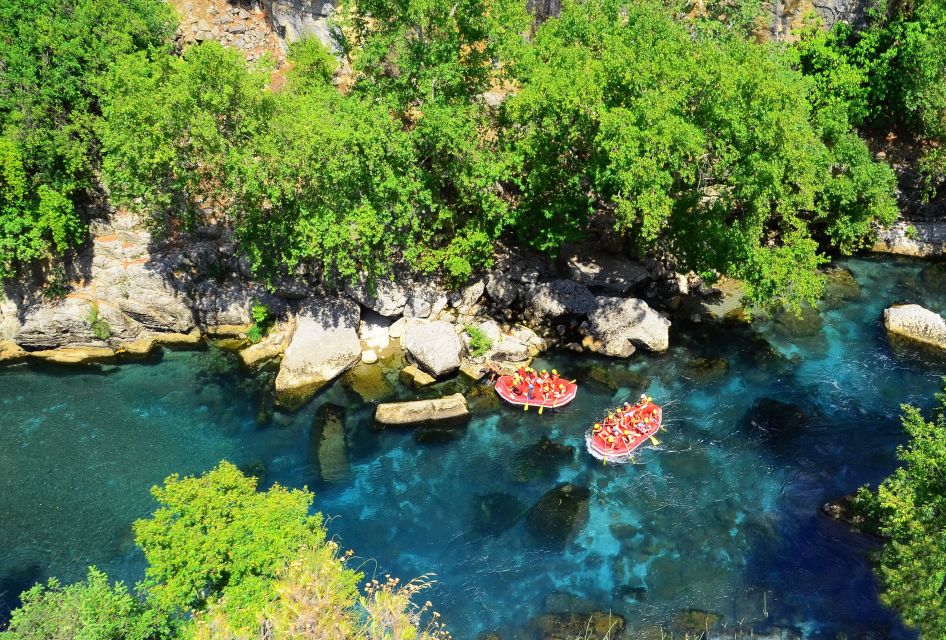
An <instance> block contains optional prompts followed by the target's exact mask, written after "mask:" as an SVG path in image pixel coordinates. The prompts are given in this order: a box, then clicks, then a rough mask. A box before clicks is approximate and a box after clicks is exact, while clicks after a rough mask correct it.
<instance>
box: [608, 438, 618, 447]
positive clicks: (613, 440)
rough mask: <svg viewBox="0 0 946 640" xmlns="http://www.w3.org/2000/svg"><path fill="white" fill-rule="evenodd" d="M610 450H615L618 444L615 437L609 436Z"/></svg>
mask: <svg viewBox="0 0 946 640" xmlns="http://www.w3.org/2000/svg"><path fill="white" fill-rule="evenodd" d="M607 442H608V449H613V448H614V447H615V445H616V444H617V439H616V438H615V437H614V436H608V439H607Z"/></svg>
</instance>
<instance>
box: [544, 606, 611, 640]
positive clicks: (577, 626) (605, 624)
mask: <svg viewBox="0 0 946 640" xmlns="http://www.w3.org/2000/svg"><path fill="white" fill-rule="evenodd" d="M533 624H534V626H535V628H536V630H537V631H538V632H539V635H540V637H541V638H542V640H574V639H575V638H582V639H583V640H617V639H618V638H621V637H622V635H623V633H624V624H625V623H624V618H623V617H621V616H620V615H618V614H616V613H612V612H606V611H593V612H591V613H546V614H544V615H541V616H539V617H538V618H536V620H535V621H534V623H533Z"/></svg>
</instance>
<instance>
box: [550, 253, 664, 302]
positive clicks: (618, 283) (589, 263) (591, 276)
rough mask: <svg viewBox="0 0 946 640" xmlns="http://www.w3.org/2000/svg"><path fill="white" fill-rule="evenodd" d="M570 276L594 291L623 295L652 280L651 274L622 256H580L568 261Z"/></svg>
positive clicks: (572, 257) (574, 256)
mask: <svg viewBox="0 0 946 640" xmlns="http://www.w3.org/2000/svg"><path fill="white" fill-rule="evenodd" d="M566 266H567V269H568V276H569V277H570V278H571V279H572V280H574V281H575V282H580V283H581V284H583V285H585V286H586V287H588V288H589V289H591V290H592V291H600V292H601V293H609V294H614V295H622V294H625V293H627V292H628V291H630V290H631V289H632V288H634V287H636V286H637V285H639V284H642V283H644V282H647V281H648V280H650V278H651V276H650V272H649V271H647V269H645V268H644V267H642V266H641V265H639V264H638V263H636V262H631V261H630V260H628V259H627V258H624V257H622V256H608V255H601V256H578V255H573V256H571V257H570V258H569V259H568V261H567V265H566Z"/></svg>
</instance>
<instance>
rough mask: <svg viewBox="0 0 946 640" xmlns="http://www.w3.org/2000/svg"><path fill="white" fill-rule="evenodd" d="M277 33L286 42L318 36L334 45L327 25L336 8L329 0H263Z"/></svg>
mask: <svg viewBox="0 0 946 640" xmlns="http://www.w3.org/2000/svg"><path fill="white" fill-rule="evenodd" d="M262 3H263V7H264V8H265V9H266V15H267V16H268V17H269V20H270V23H271V24H272V25H273V29H274V30H275V31H276V34H277V35H278V36H279V37H280V38H282V39H283V40H284V41H286V42H295V41H296V40H301V39H303V38H309V37H313V36H314V37H316V38H318V39H319V40H321V41H322V42H323V43H324V44H326V45H327V46H332V41H331V36H330V34H329V29H328V25H327V19H328V16H329V15H330V14H331V13H332V11H333V10H334V9H335V7H334V5H332V3H331V2H329V1H328V0H262Z"/></svg>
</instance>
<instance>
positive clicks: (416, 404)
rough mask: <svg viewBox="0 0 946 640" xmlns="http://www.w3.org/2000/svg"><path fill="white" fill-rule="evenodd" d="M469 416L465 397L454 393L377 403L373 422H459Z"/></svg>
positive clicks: (415, 423) (407, 424)
mask: <svg viewBox="0 0 946 640" xmlns="http://www.w3.org/2000/svg"><path fill="white" fill-rule="evenodd" d="M469 417H470V411H469V409H468V408H467V406H466V398H464V397H463V395H462V394H459V393H455V394H453V395H452V396H446V397H443V398H436V399H434V400H414V401H411V402H388V403H385V404H380V405H378V409H377V411H376V412H375V415H374V419H375V422H377V423H378V424H381V425H384V426H392V427H393V426H397V427H401V426H413V425H423V424H444V423H446V424H460V423H462V422H464V421H466V420H467V418H469Z"/></svg>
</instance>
